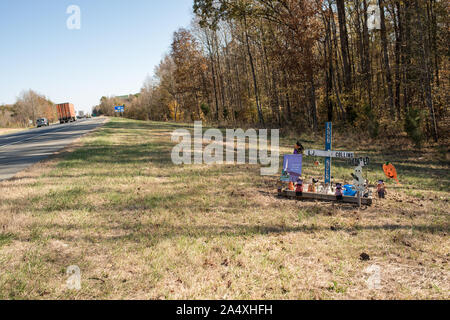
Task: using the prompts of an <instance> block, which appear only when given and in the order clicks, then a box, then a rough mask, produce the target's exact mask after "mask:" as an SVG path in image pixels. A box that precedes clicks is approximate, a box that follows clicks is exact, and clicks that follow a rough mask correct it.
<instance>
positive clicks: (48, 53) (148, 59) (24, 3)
mask: <svg viewBox="0 0 450 320" xmlns="http://www.w3.org/2000/svg"><path fill="white" fill-rule="evenodd" d="M192 3H193V1H192V0H128V1H127V0H69V1H66V0H0V41H1V46H0V70H1V71H0V104H4V103H6V104H12V103H14V102H15V100H16V97H17V96H18V95H19V94H20V93H21V91H22V90H26V89H33V90H35V91H37V92H39V93H41V94H44V95H46V96H47V97H48V98H50V99H51V100H52V101H53V102H55V103H61V102H72V103H74V104H75V107H76V109H77V110H84V111H90V110H91V108H92V106H94V105H96V104H98V103H99V99H100V98H101V96H104V95H105V96H109V95H125V94H129V93H137V92H139V90H140V88H141V87H142V84H143V82H144V80H145V79H146V77H147V75H150V76H152V75H153V71H154V68H155V66H156V65H158V63H159V61H160V60H161V58H162V57H163V55H164V54H165V53H166V52H168V50H169V48H170V43H171V40H172V34H173V32H174V31H176V30H177V29H178V28H180V27H187V26H189V24H190V22H191V19H192V17H193V15H192V13H191V12H192ZM69 5H78V6H79V7H80V9H81V29H80V30H69V29H68V28H67V26H66V21H67V19H68V18H69V16H70V15H69V14H67V13H66V10H67V8H68V6H69Z"/></svg>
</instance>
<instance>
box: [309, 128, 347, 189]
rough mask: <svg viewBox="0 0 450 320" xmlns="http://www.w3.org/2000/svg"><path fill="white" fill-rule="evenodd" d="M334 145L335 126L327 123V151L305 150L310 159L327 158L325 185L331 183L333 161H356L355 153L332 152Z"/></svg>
mask: <svg viewBox="0 0 450 320" xmlns="http://www.w3.org/2000/svg"><path fill="white" fill-rule="evenodd" d="M332 144H333V124H332V123H331V122H327V123H326V132H325V150H305V156H308V157H322V158H325V178H324V182H325V184H330V183H331V159H332V158H337V159H347V160H348V159H354V158H355V153H354V152H347V151H332Z"/></svg>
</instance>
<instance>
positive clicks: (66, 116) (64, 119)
mask: <svg viewBox="0 0 450 320" xmlns="http://www.w3.org/2000/svg"><path fill="white" fill-rule="evenodd" d="M56 111H58V119H59V123H61V124H63V123H68V122H73V121H77V114H76V113H75V107H74V106H73V104H71V103H61V104H58V105H56Z"/></svg>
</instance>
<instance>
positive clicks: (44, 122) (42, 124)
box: [36, 118, 50, 128]
mask: <svg viewBox="0 0 450 320" xmlns="http://www.w3.org/2000/svg"><path fill="white" fill-rule="evenodd" d="M36 124H37V127H38V128H40V127H48V126H49V125H50V124H49V123H48V119H46V118H41V119H37V120H36Z"/></svg>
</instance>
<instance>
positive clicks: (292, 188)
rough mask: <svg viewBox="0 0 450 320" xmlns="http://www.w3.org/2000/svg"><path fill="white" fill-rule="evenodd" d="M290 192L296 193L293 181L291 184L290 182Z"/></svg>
mask: <svg viewBox="0 0 450 320" xmlns="http://www.w3.org/2000/svg"><path fill="white" fill-rule="evenodd" d="M289 190H290V191H294V190H295V188H294V183H293V182H292V181H291V182H289Z"/></svg>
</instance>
